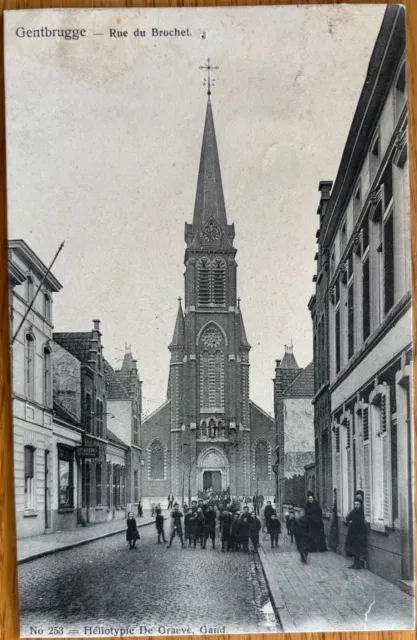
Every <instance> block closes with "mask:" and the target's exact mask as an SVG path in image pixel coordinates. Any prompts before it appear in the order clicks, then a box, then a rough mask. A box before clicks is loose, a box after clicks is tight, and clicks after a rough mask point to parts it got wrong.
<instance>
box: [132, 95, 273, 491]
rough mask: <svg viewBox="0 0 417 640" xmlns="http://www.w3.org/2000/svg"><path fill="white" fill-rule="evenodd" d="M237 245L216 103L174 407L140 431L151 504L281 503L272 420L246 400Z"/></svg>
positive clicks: (189, 255) (191, 253)
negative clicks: (192, 499)
mask: <svg viewBox="0 0 417 640" xmlns="http://www.w3.org/2000/svg"><path fill="white" fill-rule="evenodd" d="M234 237H235V229H234V225H233V224H228V222H227V217H226V208H225V203H224V197H223V187H222V179H221V173H220V164H219V158H218V152H217V142H216V135H215V131H214V122H213V113H212V106H211V103H210V97H209V100H208V104H207V112H206V120H205V127H204V134H203V143H202V150H201V158H200V167H199V173H198V182H197V194H196V200H195V207H194V218H193V222H192V224H186V225H185V243H186V250H185V260H184V263H185V303H184V310H183V309H182V305H181V302H180V305H179V308H178V313H177V319H176V323H175V328H174V333H173V338H172V341H171V344H170V345H169V350H170V353H171V363H170V371H169V383H168V394H167V400H166V402H165V403H164V404H163V405H162V406H161V407H160V408H159V409H157V410H156V411H155V412H154V413H153V414H152V415H151V416H149V417H148V418H147V419H146V420H145V421H144V422H143V428H142V437H143V452H144V459H145V467H144V474H143V478H142V482H143V491H142V494H143V496H145V497H146V498H147V499H148V500H150V501H154V500H155V499H159V500H166V497H167V495H168V493H170V492H172V493H173V494H174V495H175V496H176V497H182V495H185V496H187V495H193V496H195V495H197V493H198V492H199V491H203V490H206V489H209V488H212V489H213V490H225V489H226V488H227V487H230V491H231V493H232V494H233V495H243V494H245V495H247V494H251V493H253V492H254V491H256V489H257V488H258V487H259V490H260V491H261V489H262V493H263V495H264V496H271V495H272V496H273V495H274V491H275V479H274V474H273V472H272V462H273V460H272V452H273V449H274V440H275V428H274V421H273V419H272V418H271V417H270V416H269V415H268V414H267V413H265V412H264V411H262V410H261V409H259V407H257V406H256V405H255V404H254V403H251V402H250V400H249V352H250V349H251V347H250V345H249V342H248V340H247V337H246V332H245V327H244V323H243V317H242V310H241V308H240V304H239V301H238V300H237V284H236V274H237V264H236V260H235V256H236V251H237V250H236V248H235V246H234Z"/></svg>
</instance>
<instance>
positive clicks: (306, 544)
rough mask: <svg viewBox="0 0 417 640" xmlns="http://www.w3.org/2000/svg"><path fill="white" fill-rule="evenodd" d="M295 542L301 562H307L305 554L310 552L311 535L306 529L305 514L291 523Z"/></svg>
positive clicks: (306, 520)
mask: <svg viewBox="0 0 417 640" xmlns="http://www.w3.org/2000/svg"><path fill="white" fill-rule="evenodd" d="M293 531H294V537H295V544H296V545H297V550H298V551H299V553H300V556H301V562H302V563H303V564H306V563H307V556H308V554H309V552H310V547H311V537H310V534H309V530H308V519H307V518H306V516H302V517H301V518H296V519H295V520H294V524H293Z"/></svg>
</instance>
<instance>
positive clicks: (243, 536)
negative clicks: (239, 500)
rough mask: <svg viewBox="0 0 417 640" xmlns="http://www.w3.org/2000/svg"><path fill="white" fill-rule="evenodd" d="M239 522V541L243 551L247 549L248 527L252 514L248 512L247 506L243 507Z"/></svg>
mask: <svg viewBox="0 0 417 640" xmlns="http://www.w3.org/2000/svg"><path fill="white" fill-rule="evenodd" d="M239 524H240V541H241V543H242V547H243V551H248V549H249V536H250V527H251V524H252V516H251V515H250V513H249V507H243V513H242V515H241V516H240V519H239Z"/></svg>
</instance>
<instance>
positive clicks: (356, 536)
mask: <svg viewBox="0 0 417 640" xmlns="http://www.w3.org/2000/svg"><path fill="white" fill-rule="evenodd" d="M346 522H347V523H348V531H347V535H346V541H345V551H346V554H347V555H348V556H351V557H353V564H352V565H351V566H350V567H349V569H360V568H361V565H360V559H361V558H362V557H363V556H365V555H366V549H367V543H368V530H367V527H366V523H365V514H364V510H363V504H362V502H361V501H360V500H357V499H356V500H355V503H354V506H353V510H352V511H351V512H350V513H349V515H348V516H347V518H346Z"/></svg>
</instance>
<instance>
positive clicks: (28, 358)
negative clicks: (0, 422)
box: [8, 240, 62, 538]
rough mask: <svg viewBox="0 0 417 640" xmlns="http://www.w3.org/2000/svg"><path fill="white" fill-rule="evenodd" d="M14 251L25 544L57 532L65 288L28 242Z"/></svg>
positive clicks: (19, 503) (17, 463) (20, 515)
mask: <svg viewBox="0 0 417 640" xmlns="http://www.w3.org/2000/svg"><path fill="white" fill-rule="evenodd" d="M8 246H9V313H10V338H11V358H10V361H11V373H12V415H13V447H14V486H15V508H16V535H17V538H24V537H28V536H33V535H38V534H42V533H44V532H45V531H46V532H47V531H52V528H53V510H54V502H55V499H54V497H53V469H55V464H56V460H55V447H54V425H53V395H52V331H53V324H52V322H53V314H52V296H53V294H54V293H57V292H58V291H60V289H61V288H62V286H61V284H60V283H59V282H58V280H57V279H56V278H55V277H54V276H53V274H52V273H50V272H48V269H47V267H46V266H45V265H44V264H43V262H42V261H41V260H40V259H39V258H38V257H37V256H36V254H35V253H34V252H33V251H32V250H31V249H30V247H29V246H28V245H27V244H26V242H24V241H23V240H10V241H9V245H8ZM38 289H39V290H38ZM22 321H23V324H22ZM19 327H20V328H19Z"/></svg>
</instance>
